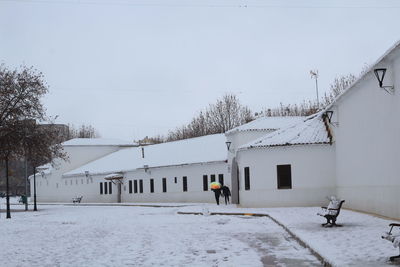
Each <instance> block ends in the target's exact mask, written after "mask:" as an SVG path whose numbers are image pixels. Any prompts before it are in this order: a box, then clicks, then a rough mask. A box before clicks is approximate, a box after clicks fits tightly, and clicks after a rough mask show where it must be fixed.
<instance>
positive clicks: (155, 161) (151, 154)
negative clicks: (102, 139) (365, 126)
mask: <svg viewBox="0 0 400 267" xmlns="http://www.w3.org/2000/svg"><path fill="white" fill-rule="evenodd" d="M143 149H144V158H142V147H132V148H125V149H121V150H119V151H117V152H114V153H112V154H109V155H107V156H105V157H102V158H100V159H98V160H95V161H93V162H90V163H88V164H86V165H84V166H82V167H79V168H77V169H75V170H72V171H69V172H67V173H65V174H64V175H65V176H74V175H79V174H84V173H85V171H89V173H90V174H92V175H95V174H107V173H114V172H124V171H131V170H135V169H139V168H144V166H145V165H147V167H149V168H152V167H163V166H174V165H185V164H195V163H207V162H219V161H225V160H227V152H226V145H225V136H224V134H214V135H207V136H202V137H196V138H190V139H185V140H180V141H174V142H167V143H161V144H156V145H147V146H143Z"/></svg>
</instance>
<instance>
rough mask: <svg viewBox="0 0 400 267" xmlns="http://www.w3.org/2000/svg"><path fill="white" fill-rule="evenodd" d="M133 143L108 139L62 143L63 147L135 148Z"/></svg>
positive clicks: (87, 139) (75, 140) (77, 140)
mask: <svg viewBox="0 0 400 267" xmlns="http://www.w3.org/2000/svg"><path fill="white" fill-rule="evenodd" d="M135 145H137V144H136V143H134V142H129V141H124V140H119V139H108V138H75V139H71V140H68V141H66V142H64V143H63V146H135Z"/></svg>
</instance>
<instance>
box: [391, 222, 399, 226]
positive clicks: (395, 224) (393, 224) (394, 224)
mask: <svg viewBox="0 0 400 267" xmlns="http://www.w3.org/2000/svg"><path fill="white" fill-rule="evenodd" d="M389 226H400V223H391V224H389Z"/></svg>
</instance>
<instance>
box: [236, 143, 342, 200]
mask: <svg viewBox="0 0 400 267" xmlns="http://www.w3.org/2000/svg"><path fill="white" fill-rule="evenodd" d="M334 161H335V150H334V147H332V146H330V145H307V146H304V145H299V146H278V147H272V148H255V149H251V150H243V151H239V152H238V156H237V162H238V168H239V183H240V184H239V189H240V190H239V200H240V204H241V205H242V206H245V207H285V206H287V207H297V206H321V205H325V204H326V202H327V199H326V197H327V196H331V195H335V191H336V187H335V165H334ZM288 164H289V165H290V166H291V182H292V186H291V188H290V189H278V177H277V166H278V165H288ZM245 167H248V168H249V172H250V175H249V176H250V188H249V190H245V181H244V168H245Z"/></svg>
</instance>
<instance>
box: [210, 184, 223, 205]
mask: <svg viewBox="0 0 400 267" xmlns="http://www.w3.org/2000/svg"><path fill="white" fill-rule="evenodd" d="M211 190H212V191H214V194H215V201H217V205H219V197H220V196H221V188H218V189H211Z"/></svg>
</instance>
